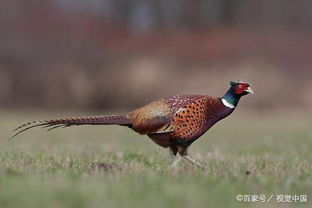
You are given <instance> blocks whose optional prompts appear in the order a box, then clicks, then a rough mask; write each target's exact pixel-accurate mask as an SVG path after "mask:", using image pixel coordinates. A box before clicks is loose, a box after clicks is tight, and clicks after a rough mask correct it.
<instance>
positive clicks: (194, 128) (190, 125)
mask: <svg viewBox="0 0 312 208" xmlns="http://www.w3.org/2000/svg"><path fill="white" fill-rule="evenodd" d="M210 102H211V100H210V99H208V98H205V97H204V98H201V99H198V100H196V101H194V102H192V103H190V104H187V105H184V106H183V107H181V108H180V109H179V110H177V112H176V113H175V114H174V115H173V118H172V121H171V124H170V127H171V128H172V129H173V130H174V131H173V132H172V133H170V136H171V137H172V138H179V139H185V140H191V139H193V138H195V137H198V136H199V135H200V134H201V133H202V131H203V129H204V128H205V124H206V122H207V116H208V112H209V106H210Z"/></svg>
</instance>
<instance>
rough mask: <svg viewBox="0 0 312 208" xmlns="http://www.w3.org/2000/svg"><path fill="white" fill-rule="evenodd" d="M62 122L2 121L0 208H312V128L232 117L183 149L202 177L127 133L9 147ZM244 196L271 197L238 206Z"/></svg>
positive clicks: (77, 134) (20, 117) (282, 119)
mask: <svg viewBox="0 0 312 208" xmlns="http://www.w3.org/2000/svg"><path fill="white" fill-rule="evenodd" d="M60 115H61V117H63V116H64V115H63V114H61V113H53V112H51V113H42V112H36V113H26V112H13V111H11V112H8V111H2V112H1V117H0V122H1V125H0V142H1V143H0V161H1V162H0V207H5V208H11V207H12V208H15V207H23V208H25V207H26V208H27V207H31V208H36V207H45V208H50V207H75V208H77V207H78V208H79V207H82V208H83V207H88V208H92V207H112V208H114V207H137V208H140V207H142V208H143V207H149V208H154V207H155V208H159V207H179V208H183V207H283V208H284V207H286V208H287V207H312V188H311V187H312V151H311V150H312V130H311V126H312V119H311V118H308V117H305V116H297V114H296V113H293V114H289V113H287V114H285V113H259V114H257V115H255V114H248V113H247V114H244V115H242V110H240V111H238V112H234V115H231V117H229V118H227V119H226V120H224V121H221V122H220V123H219V124H217V125H216V126H214V127H213V128H212V129H211V130H209V131H208V132H207V133H206V134H205V135H204V136H202V137H201V138H200V139H199V140H198V141H196V142H195V143H194V144H193V145H192V146H191V147H190V149H189V154H190V155H191V156H192V157H193V158H195V159H197V160H198V161H200V162H201V163H203V164H204V165H206V166H207V170H206V171H203V170H201V169H198V168H196V167H193V166H191V165H190V164H189V163H187V162H186V161H184V160H182V161H180V162H179V163H177V166H176V167H174V166H172V165H171V164H172V162H173V160H172V159H171V157H170V155H169V153H168V150H166V149H162V148H160V147H158V146H156V145H155V144H154V143H153V142H152V141H151V140H150V139H149V138H148V137H146V136H140V135H138V134H136V133H134V132H132V131H130V130H129V129H127V128H125V127H118V126H116V127H114V126H107V127H105V126H84V127H71V128H66V129H57V130H55V131H51V132H46V131H45V130H43V129H34V130H31V131H29V132H26V133H24V134H22V135H20V136H18V137H17V138H15V139H14V140H13V141H11V142H8V140H7V139H8V137H9V136H10V133H11V130H12V129H13V128H14V127H16V126H17V125H18V124H20V123H23V122H26V121H28V120H36V119H45V118H55V117H59V116H60ZM67 115H77V113H73V114H71V113H67ZM78 115H86V113H78ZM286 115H287V116H286ZM240 194H241V195H257V196H258V197H260V195H261V197H263V196H262V195H265V197H266V200H268V199H269V198H270V197H271V196H272V195H273V197H272V198H271V199H270V201H269V202H239V201H238V200H237V199H236V197H237V195H239V196H240ZM279 195H283V196H284V198H287V195H292V196H293V197H294V196H295V195H306V196H307V198H308V199H307V200H308V202H291V203H290V202H277V197H279ZM245 199H247V200H248V198H246V197H245ZM258 200H260V199H259V198H258ZM293 200H294V198H293Z"/></svg>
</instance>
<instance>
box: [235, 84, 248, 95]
mask: <svg viewBox="0 0 312 208" xmlns="http://www.w3.org/2000/svg"><path fill="white" fill-rule="evenodd" d="M246 89H247V86H246V85H244V84H239V85H237V86H236V87H235V88H234V90H235V94H237V95H240V94H242V93H243V92H244V90H246Z"/></svg>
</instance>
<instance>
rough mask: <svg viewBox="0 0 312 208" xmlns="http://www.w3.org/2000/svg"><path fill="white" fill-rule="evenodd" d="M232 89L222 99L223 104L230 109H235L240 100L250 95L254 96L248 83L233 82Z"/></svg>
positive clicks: (231, 83)
mask: <svg viewBox="0 0 312 208" xmlns="http://www.w3.org/2000/svg"><path fill="white" fill-rule="evenodd" d="M230 85H231V86H230V89H229V90H228V91H227V92H226V93H225V95H224V96H223V97H222V98H221V100H222V102H223V104H224V105H225V106H226V107H229V108H235V107H236V106H237V104H238V101H239V99H240V98H241V97H242V96H244V95H248V94H254V92H253V90H252V89H251V88H250V86H249V84H248V83H247V82H241V81H237V82H234V81H231V82H230Z"/></svg>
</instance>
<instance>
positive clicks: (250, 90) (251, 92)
mask: <svg viewBox="0 0 312 208" xmlns="http://www.w3.org/2000/svg"><path fill="white" fill-rule="evenodd" d="M245 92H248V93H249V94H252V95H254V94H255V93H254V91H252V89H251V88H250V87H247V90H245Z"/></svg>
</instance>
